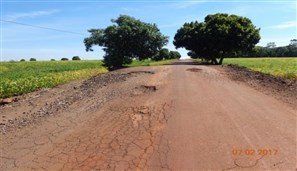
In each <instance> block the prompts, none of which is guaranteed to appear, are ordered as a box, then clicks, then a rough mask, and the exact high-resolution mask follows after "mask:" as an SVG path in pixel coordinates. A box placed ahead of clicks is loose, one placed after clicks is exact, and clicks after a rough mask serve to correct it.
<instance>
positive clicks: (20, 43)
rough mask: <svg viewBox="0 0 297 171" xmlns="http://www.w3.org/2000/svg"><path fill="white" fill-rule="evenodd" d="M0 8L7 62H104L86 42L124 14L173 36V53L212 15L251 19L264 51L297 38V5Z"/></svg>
mask: <svg viewBox="0 0 297 171" xmlns="http://www.w3.org/2000/svg"><path fill="white" fill-rule="evenodd" d="M0 3H1V21H0V24H1V38H0V40H1V45H0V46H1V52H0V60H1V61H11V60H15V61H18V60H20V59H26V60H28V59H29V58H36V59H37V60H50V59H56V60H59V59H61V58H63V57H66V58H69V59H71V58H72V57H73V56H80V57H81V58H82V59H88V60H94V59H102V58H103V55H104V52H103V51H102V50H101V48H100V47H99V46H98V47H95V48H94V51H93V52H86V51H85V46H84V43H83V40H84V38H86V37H88V36H89V33H88V30H89V29H91V28H106V27H107V26H109V25H111V24H112V23H111V21H110V20H111V19H115V18H117V17H119V15H121V14H125V15H130V16H133V17H135V18H136V19H140V20H142V21H143V22H148V23H156V24H157V25H158V27H159V29H160V31H161V32H162V33H163V34H164V35H166V36H169V43H168V44H167V46H166V47H167V48H168V49H170V50H176V49H175V47H174V45H173V43H172V41H173V38H174V35H175V33H176V31H177V29H179V28H180V27H181V26H182V25H183V24H184V23H185V22H191V21H198V22H203V21H204V18H205V17H206V16H207V15H208V14H215V13H228V14H236V15H240V16H245V17H248V18H250V19H251V20H252V22H253V24H254V25H255V26H256V27H257V28H261V31H260V35H261V40H260V42H259V43H258V45H260V46H266V44H267V43H268V42H275V43H276V45H277V46H285V45H288V44H289V43H290V40H292V39H295V38H297V27H296V23H297V22H296V21H297V19H296V17H297V13H296V8H297V2H296V0H279V1H276V0H272V1H271V0H270V1H269V0H192V1H186V0H173V1H169V0H151V1H148V0H116V1H115V0H111V1H107V0H86V1H82V0H60V1H59V0H42V1H41V0H1V2H0ZM7 21H9V22H7ZM17 23H22V24H25V25H19V24H17ZM28 25H33V26H38V27H42V28H36V27H30V26H28ZM44 27H45V28H52V29H53V30H47V29H43V28H44ZM63 31H65V32H63ZM177 50H178V51H179V52H180V53H181V54H182V58H188V56H187V51H186V50H185V49H177Z"/></svg>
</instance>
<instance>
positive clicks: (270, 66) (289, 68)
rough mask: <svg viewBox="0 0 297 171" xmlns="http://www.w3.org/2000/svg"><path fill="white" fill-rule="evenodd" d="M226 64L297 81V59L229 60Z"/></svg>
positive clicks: (225, 61)
mask: <svg viewBox="0 0 297 171" xmlns="http://www.w3.org/2000/svg"><path fill="white" fill-rule="evenodd" d="M224 64H236V65H239V66H244V67H247V68H250V69H252V70H255V71H260V72H263V73H268V74H271V75H274V76H278V77H283V78H287V79H290V80H297V58H227V59H224Z"/></svg>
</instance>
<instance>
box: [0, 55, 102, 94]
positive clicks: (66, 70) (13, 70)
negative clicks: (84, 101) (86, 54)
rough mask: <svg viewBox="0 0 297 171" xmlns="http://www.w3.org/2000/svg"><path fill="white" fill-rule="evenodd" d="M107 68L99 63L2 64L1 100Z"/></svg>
mask: <svg viewBox="0 0 297 171" xmlns="http://www.w3.org/2000/svg"><path fill="white" fill-rule="evenodd" d="M105 72H107V69H106V68H105V67H103V66H102V61H99V60H97V61H44V62H1V63H0V78H1V80H0V98H6V97H11V96H16V95H21V94H25V93H28V92H32V91H34V90H38V89H42V88H50V87H54V86H57V85H59V84H64V83H66V82H69V81H72V80H77V79H82V78H87V77H90V76H93V75H96V74H99V73H105Z"/></svg>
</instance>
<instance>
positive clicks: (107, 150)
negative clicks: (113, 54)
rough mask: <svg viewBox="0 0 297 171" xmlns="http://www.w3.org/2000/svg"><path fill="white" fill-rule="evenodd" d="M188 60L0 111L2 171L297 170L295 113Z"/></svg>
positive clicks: (67, 88)
mask: <svg viewBox="0 0 297 171" xmlns="http://www.w3.org/2000/svg"><path fill="white" fill-rule="evenodd" d="M189 64H190V63H187V62H184V63H177V64H176V65H167V66H159V67H139V68H130V69H124V70H122V71H118V73H117V72H115V73H110V74H109V75H108V74H107V75H105V76H98V77H94V78H92V79H90V80H86V81H80V82H73V83H70V84H67V85H64V86H60V87H57V88H54V89H51V90H44V91H40V92H37V93H32V94H30V95H28V96H26V97H25V98H24V99H20V101H21V100H22V102H19V103H16V104H12V105H7V106H5V107H2V108H1V111H0V116H1V117H2V118H3V116H4V118H6V119H7V118H8V120H9V122H7V123H3V124H2V135H1V156H0V157H1V165H0V170H9V171H11V170H22V171H23V170H154V171H155V170H241V169H242V170H265V169H268V170H272V169H274V170H296V110H294V109H293V108H292V107H290V106H289V105H287V104H285V103H283V102H280V101H278V100H276V99H275V98H273V97H271V96H268V95H265V94H264V93H262V92H259V91H257V90H255V89H253V88H251V87H249V86H247V85H246V84H244V83H242V82H235V81H232V80H231V79H229V78H228V77H227V76H226V75H224V74H223V73H222V71H219V70H217V69H216V68H213V67H208V66H200V65H189ZM37 94H38V95H37ZM24 115H25V116H26V117H24ZM9 118H10V119H9ZM24 118H26V119H24ZM3 125H4V126H3Z"/></svg>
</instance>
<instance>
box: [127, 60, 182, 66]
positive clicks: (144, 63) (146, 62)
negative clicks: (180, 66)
mask: <svg viewBox="0 0 297 171" xmlns="http://www.w3.org/2000/svg"><path fill="white" fill-rule="evenodd" d="M175 61H177V60H176V59H170V60H163V61H151V60H148V59H146V60H143V61H138V60H134V61H133V62H132V63H131V64H128V65H126V66H128V67H135V66H157V65H166V64H170V63H172V62H175Z"/></svg>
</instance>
